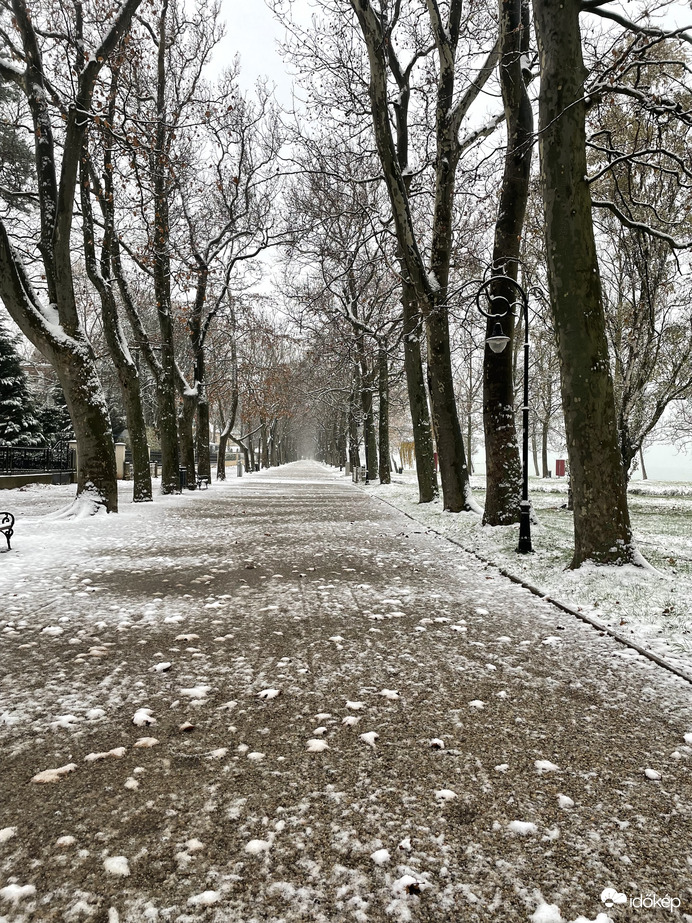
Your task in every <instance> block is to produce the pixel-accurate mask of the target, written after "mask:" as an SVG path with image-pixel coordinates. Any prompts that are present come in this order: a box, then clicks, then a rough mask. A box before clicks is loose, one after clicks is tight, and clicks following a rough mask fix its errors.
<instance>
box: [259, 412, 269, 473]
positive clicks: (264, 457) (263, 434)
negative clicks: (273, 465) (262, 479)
mask: <svg viewBox="0 0 692 923" xmlns="http://www.w3.org/2000/svg"><path fill="white" fill-rule="evenodd" d="M260 446H261V456H260V458H261V460H260V464H261V465H262V467H263V468H268V467H269V444H268V442H267V424H266V422H265V421H264V420H262V425H261V427H260Z"/></svg>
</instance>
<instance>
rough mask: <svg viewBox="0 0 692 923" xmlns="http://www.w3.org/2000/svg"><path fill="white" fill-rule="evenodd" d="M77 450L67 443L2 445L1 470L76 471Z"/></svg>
mask: <svg viewBox="0 0 692 923" xmlns="http://www.w3.org/2000/svg"><path fill="white" fill-rule="evenodd" d="M75 468H76V460H75V451H74V449H71V448H70V447H69V446H68V445H67V443H65V442H58V443H56V445H54V446H39V447H35V446H31V447H29V446H0V472H2V473H3V474H12V473H13V472H16V471H17V472H19V471H74V470H75Z"/></svg>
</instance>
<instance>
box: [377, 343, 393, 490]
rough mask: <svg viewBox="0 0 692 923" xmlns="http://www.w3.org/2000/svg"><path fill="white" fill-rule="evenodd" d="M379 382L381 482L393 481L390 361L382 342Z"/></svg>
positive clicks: (379, 352)
mask: <svg viewBox="0 0 692 923" xmlns="http://www.w3.org/2000/svg"><path fill="white" fill-rule="evenodd" d="M377 372H378V374H377V383H378V390H379V397H380V414H379V422H380V434H379V435H380V465H379V476H380V484H391V483H392V469H391V467H390V464H391V463H390V461H389V362H388V357H387V346H386V344H380V347H379V350H378V355H377Z"/></svg>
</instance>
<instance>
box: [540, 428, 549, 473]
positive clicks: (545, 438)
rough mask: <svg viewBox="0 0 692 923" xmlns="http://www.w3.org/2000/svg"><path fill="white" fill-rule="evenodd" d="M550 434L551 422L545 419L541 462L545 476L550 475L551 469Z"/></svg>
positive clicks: (542, 432) (542, 430)
mask: <svg viewBox="0 0 692 923" xmlns="http://www.w3.org/2000/svg"><path fill="white" fill-rule="evenodd" d="M549 436H550V423H549V421H548V420H543V425H542V426H541V463H542V467H543V475H542V476H543V477H544V478H549V477H550V469H549V468H548V438H549Z"/></svg>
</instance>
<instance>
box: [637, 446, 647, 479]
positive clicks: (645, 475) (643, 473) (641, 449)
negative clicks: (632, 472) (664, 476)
mask: <svg viewBox="0 0 692 923" xmlns="http://www.w3.org/2000/svg"><path fill="white" fill-rule="evenodd" d="M639 464H640V465H641V468H642V481H647V480H648V479H649V477H648V475H647V473H646V467H645V466H644V449H643V448H642V447H641V446H639Z"/></svg>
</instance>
